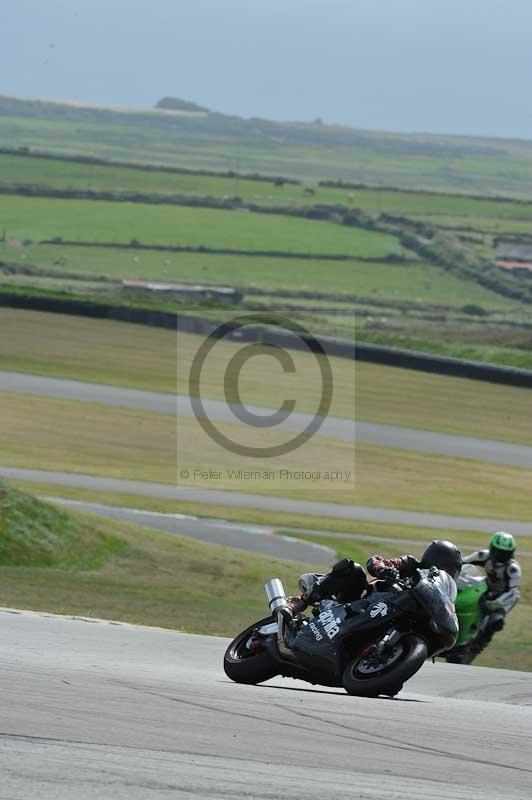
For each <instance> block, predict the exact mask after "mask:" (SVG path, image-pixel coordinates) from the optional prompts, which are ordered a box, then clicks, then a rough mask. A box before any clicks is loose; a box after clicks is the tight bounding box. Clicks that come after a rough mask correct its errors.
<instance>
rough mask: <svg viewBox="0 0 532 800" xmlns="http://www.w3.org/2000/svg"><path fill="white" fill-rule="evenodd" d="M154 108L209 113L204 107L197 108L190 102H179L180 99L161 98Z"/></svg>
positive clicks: (196, 105) (197, 106)
mask: <svg viewBox="0 0 532 800" xmlns="http://www.w3.org/2000/svg"><path fill="white" fill-rule="evenodd" d="M155 108H164V109H167V110H168V111H202V112H207V113H208V112H209V109H208V108H205V106H199V105H198V104H197V103H192V102H191V101H190V100H181V98H180V97H163V98H162V99H161V100H159V102H158V103H156V105H155Z"/></svg>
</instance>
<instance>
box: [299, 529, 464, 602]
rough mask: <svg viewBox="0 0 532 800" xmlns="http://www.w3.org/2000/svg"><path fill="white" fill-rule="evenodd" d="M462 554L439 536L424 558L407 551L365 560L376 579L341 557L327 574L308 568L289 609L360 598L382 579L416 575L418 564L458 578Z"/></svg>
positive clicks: (392, 580)
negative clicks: (394, 556) (409, 553)
mask: <svg viewBox="0 0 532 800" xmlns="http://www.w3.org/2000/svg"><path fill="white" fill-rule="evenodd" d="M461 566H462V556H461V553H460V551H459V550H458V548H457V547H456V545H454V544H453V543H452V542H447V541H443V540H436V541H434V542H432V544H430V545H429V546H428V547H427V548H426V549H425V551H424V553H423V555H422V556H421V559H417V558H416V557H415V556H411V555H404V556H397V557H396V558H384V557H383V556H378V555H375V556H372V557H371V558H369V559H368V561H367V562H366V568H367V570H368V572H369V574H370V575H372V576H373V577H374V578H377V582H373V583H368V581H367V578H366V574H365V572H364V569H363V568H362V567H361V566H360V564H357V563H356V562H354V561H352V560H351V559H350V558H343V559H342V560H341V561H338V562H337V563H336V564H335V565H334V566H333V568H332V570H331V572H329V573H328V574H327V575H322V574H319V573H313V572H310V573H309V572H307V573H305V574H304V575H302V576H301V577H300V579H299V588H300V590H301V597H295V598H292V601H291V604H290V609H291V611H292V613H293V614H296V613H299V612H300V611H302V610H303V609H304V608H306V606H307V605H310V604H311V603H317V602H320V601H321V600H325V599H335V600H337V601H338V602H339V603H347V602H350V601H353V600H358V599H360V598H361V597H363V596H364V595H365V594H367V593H368V592H370V591H374V590H375V589H376V588H377V587H378V583H379V582H381V581H383V582H386V583H393V582H394V581H395V580H397V579H398V578H409V577H413V576H415V575H416V572H417V570H418V569H419V568H429V567H438V568H439V569H443V570H445V571H446V572H448V573H449V575H450V576H451V577H452V578H454V579H455V580H456V578H457V577H458V575H459V574H460V569H461Z"/></svg>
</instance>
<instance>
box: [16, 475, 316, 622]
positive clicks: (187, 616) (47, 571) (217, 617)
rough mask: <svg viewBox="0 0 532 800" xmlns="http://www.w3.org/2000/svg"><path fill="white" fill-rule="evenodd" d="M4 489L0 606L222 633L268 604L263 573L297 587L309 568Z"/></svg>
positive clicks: (254, 616)
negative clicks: (63, 507)
mask: <svg viewBox="0 0 532 800" xmlns="http://www.w3.org/2000/svg"><path fill="white" fill-rule="evenodd" d="M2 493H3V497H2V498H1V499H0V525H1V526H2V527H1V534H2V539H1V540H2V542H3V547H2V550H1V551H0V604H1V605H3V606H11V607H16V608H31V609H33V610H35V611H47V612H53V613H59V614H80V615H83V616H89V617H91V616H94V617H103V618H106V619H120V620H123V621H126V622H131V623H136V624H141V625H157V626H161V627H165V628H177V629H179V630H185V631H189V632H191V633H205V634H215V635H225V636H229V635H234V634H235V633H236V632H237V631H238V630H239V629H241V628H243V627H245V626H246V625H248V624H249V623H250V622H251V621H253V620H254V619H260V618H261V617H263V616H264V615H265V614H266V613H267V604H266V597H265V595H264V590H263V584H264V582H265V581H266V580H268V579H269V578H271V577H274V576H276V577H279V578H281V580H283V582H284V583H285V586H286V588H287V589H289V590H295V589H296V586H297V577H298V575H299V574H301V572H302V571H305V570H306V569H309V568H312V567H315V565H304V564H296V563H287V562H283V561H280V560H279V559H275V558H267V557H261V556H256V555H253V554H250V553H244V552H241V551H238V550H234V549H231V548H227V547H219V546H215V545H206V544H203V543H200V542H194V541H191V540H189V539H186V538H183V537H178V536H172V535H169V534H164V533H159V532H157V533H156V532H152V531H150V530H147V529H143V528H139V527H137V526H133V525H129V524H126V523H122V522H120V523H119V522H115V521H107V520H105V521H104V520H102V519H101V518H99V517H93V516H90V515H86V514H77V513H71V512H68V513H67V512H63V511H58V510H57V509H56V508H54V507H53V506H48V505H47V504H44V503H40V502H39V501H37V500H35V498H32V497H30V496H29V495H25V494H22V493H20V492H18V491H13V490H7V489H6V487H5V484H3V485H2ZM13 509H15V510H13ZM17 515H18V517H17V519H16V520H14V517H15V516H17ZM28 528H29V529H30V530H31V531H32V532H34V533H35V535H34V536H33V538H32V541H31V542H29V543H28V542H26V540H25V539H24V530H26V529H28ZM6 531H7V536H6ZM71 534H75V536H74V539H75V540H76V542H77V543H76V544H75V547H76V548H77V550H76V552H77V553H78V555H75V556H73V555H72V554H73V543H72V535H71ZM102 541H103V542H106V546H105V551H102ZM51 542H52V545H51V550H50V547H49V545H50V543H51ZM26 543H27V544H28V549H24V548H22V549H21V546H20V545H21V544H26ZM81 548H83V550H84V551H85V556H84V557H81V556H79V553H80V552H81ZM43 552H46V553H51V556H50V558H43Z"/></svg>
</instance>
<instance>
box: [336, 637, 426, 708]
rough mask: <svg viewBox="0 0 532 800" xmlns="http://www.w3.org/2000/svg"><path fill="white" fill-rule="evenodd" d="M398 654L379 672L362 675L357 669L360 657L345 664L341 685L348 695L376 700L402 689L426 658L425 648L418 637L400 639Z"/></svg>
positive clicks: (424, 644)
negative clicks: (400, 650) (379, 696)
mask: <svg viewBox="0 0 532 800" xmlns="http://www.w3.org/2000/svg"><path fill="white" fill-rule="evenodd" d="M398 644H399V645H401V646H402V648H403V649H402V652H401V653H400V654H399V655H398V656H397V657H396V659H395V660H394V661H393V662H392V663H391V664H389V665H385V666H384V667H383V669H382V670H379V671H378V672H373V673H369V674H367V676H366V675H364V674H363V673H362V672H361V671H360V670H359V666H360V665H361V664H362V662H363V658H362V656H361V655H360V654H359V655H357V656H356V657H355V658H354V659H352V661H350V662H349V664H348V665H347V667H346V668H345V670H344V673H343V676H342V686H343V687H344V689H345V690H346V692H347V693H348V694H353V695H358V696H359V697H377V696H378V695H379V694H386V695H388V696H389V697H393V696H394V695H396V694H397V693H398V692H400V691H401V689H402V688H403V683H404V682H405V681H407V680H408V679H409V678H411V677H412V675H414V674H415V673H416V672H417V671H418V669H419V668H420V667H421V665H422V664H423V662H424V661H425V659H426V658H427V655H428V653H427V645H426V643H425V642H424V641H423V639H420V638H419V637H418V636H413V635H408V636H403V638H402V639H400V640H399V643H398Z"/></svg>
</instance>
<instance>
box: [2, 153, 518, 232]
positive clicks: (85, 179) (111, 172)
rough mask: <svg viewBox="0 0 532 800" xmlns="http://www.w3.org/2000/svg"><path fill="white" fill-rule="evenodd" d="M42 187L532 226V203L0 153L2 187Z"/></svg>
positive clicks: (494, 226)
mask: <svg viewBox="0 0 532 800" xmlns="http://www.w3.org/2000/svg"><path fill="white" fill-rule="evenodd" d="M2 184H4V185H6V186H13V187H15V186H20V187H28V186H38V187H40V188H41V189H43V190H44V189H47V188H49V189H51V190H61V189H62V190H77V191H99V192H106V191H107V192H114V193H128V192H129V193H140V194H150V193H151V194H154V195H172V194H174V195H190V196H210V197H218V198H227V197H233V196H238V197H240V198H241V199H242V200H243V201H244V202H245V203H256V204H259V205H261V204H265V205H275V204H282V205H310V204H315V203H325V204H331V205H334V204H343V205H346V206H350V207H353V208H359V209H362V210H364V211H366V212H367V213H370V214H377V215H379V214H384V213H386V214H392V215H399V216H405V217H409V218H411V219H414V220H419V221H425V222H429V223H430V224H433V225H436V226H438V225H443V226H444V227H447V228H455V229H456V228H457V229H459V228H460V227H472V228H475V229H477V230H480V231H485V232H487V233H494V232H508V233H510V232H513V231H516V232H526V231H527V230H528V228H530V226H532V204H530V203H517V202H507V201H506V202H503V201H501V200H496V199H491V200H490V199H478V198H474V197H461V196H460V195H454V196H452V195H445V194H439V195H438V194H430V193H426V192H422V191H420V192H414V191H411V192H404V191H397V190H395V191H389V190H386V189H372V188H365V189H362V188H359V189H350V188H347V187H345V188H344V187H342V188H332V187H324V186H318V185H317V184H316V183H314V184H313V187H312V189H313V194H305V191H304V188H305V187H304V186H303V185H293V184H285V185H284V186H282V187H279V186H274V185H273V183H272V182H267V181H258V180H249V179H244V178H239V177H238V176H235V177H231V178H228V177H224V176H219V177H215V176H207V175H201V174H197V175H190V174H178V173H173V174H172V173H167V172H162V171H161V172H156V171H152V170H141V169H130V168H127V167H120V166H113V165H101V164H90V163H89V164H87V163H84V162H75V161H59V160H52V159H47V158H35V157H29V156H23V155H16V156H15V155H7V154H0V186H1V185H2Z"/></svg>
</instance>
